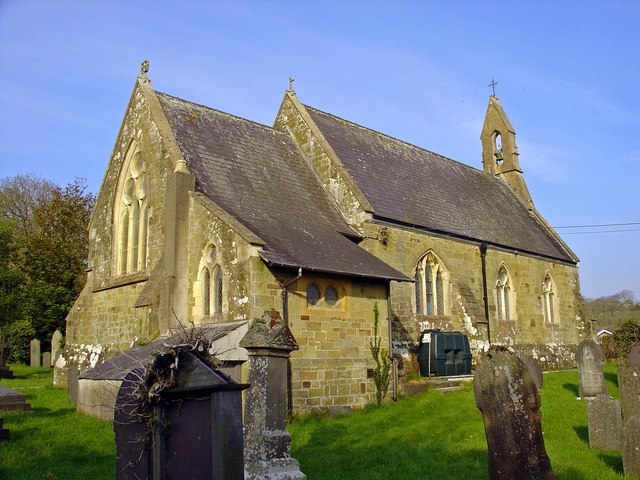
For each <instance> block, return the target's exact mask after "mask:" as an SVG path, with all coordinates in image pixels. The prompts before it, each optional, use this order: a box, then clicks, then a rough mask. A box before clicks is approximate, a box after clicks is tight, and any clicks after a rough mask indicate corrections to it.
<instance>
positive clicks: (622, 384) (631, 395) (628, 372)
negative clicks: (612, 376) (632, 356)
mask: <svg viewBox="0 0 640 480" xmlns="http://www.w3.org/2000/svg"><path fill="white" fill-rule="evenodd" d="M618 387H619V388H620V407H621V408H622V418H631V417H633V416H634V415H640V366H638V365H632V364H631V363H627V364H626V365H623V364H620V365H618Z"/></svg>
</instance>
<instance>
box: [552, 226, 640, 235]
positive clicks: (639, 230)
mask: <svg viewBox="0 0 640 480" xmlns="http://www.w3.org/2000/svg"><path fill="white" fill-rule="evenodd" d="M618 232H640V228H635V229H633V228H632V229H628V230H595V231H592V232H562V235H590V234H592V233H618Z"/></svg>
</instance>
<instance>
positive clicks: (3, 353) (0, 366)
mask: <svg viewBox="0 0 640 480" xmlns="http://www.w3.org/2000/svg"><path fill="white" fill-rule="evenodd" d="M8 361H9V342H8V341H7V338H6V337H4V336H1V335H0V378H13V371H12V370H11V369H10V368H9V367H7V362H8Z"/></svg>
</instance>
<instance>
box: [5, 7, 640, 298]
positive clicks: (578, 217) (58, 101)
mask: <svg viewBox="0 0 640 480" xmlns="http://www.w3.org/2000/svg"><path fill="white" fill-rule="evenodd" d="M638 25H640V2H637V1H635V0H629V1H617V0H610V1H607V2H602V1H589V0H579V1H578V0H575V1H570V0H567V1H562V2H558V1H546V0H538V1H522V0H521V1H506V0H505V1H467V0H458V1H455V2H451V1H444V0H442V1H421V2H417V1H416V2H413V1H402V0H397V1H394V2H391V1H366V2H365V1H355V0H346V1H340V2H337V1H326V2H321V1H319V0H316V1H308V2H307V1H302V0H300V1H295V2H294V1H290V2H285V1H275V0H274V1H266V0H264V1H254V2H248V1H238V0H236V1H210V2H205V1H198V2H195V1H188V0H185V1H181V2H175V1H164V0H153V1H145V0H138V1H135V2H132V1H124V0H122V1H106V0H101V1H99V0H96V1H92V2H87V1H59V0H46V1H44V0H40V1H36V0H0V178H5V177H12V176H15V175H18V174H36V175H38V176H40V177H42V178H44V179H48V180H51V181H53V182H55V183H57V184H59V185H61V186H64V185H66V184H68V183H70V182H72V181H73V180H74V179H75V178H83V179H85V180H86V183H87V187H88V190H89V191H91V192H94V193H97V192H98V190H99V188H100V184H101V182H102V179H103V176H104V172H105V169H106V166H107V163H108V161H109V157H110V155H111V151H112V149H113V146H114V143H115V139H116V136H117V135H118V131H119V128H120V124H121V122H122V118H123V116H124V113H125V110H126V107H127V103H128V101H129V98H130V95H131V92H132V89H133V86H134V83H135V80H136V76H137V75H138V74H139V72H140V63H141V62H142V60H144V59H148V60H149V62H150V70H149V73H148V75H149V78H150V79H151V82H152V85H153V87H154V88H155V89H156V90H158V91H161V92H165V93H169V94H171V95H174V96H177V97H181V98H184V99H187V100H190V101H192V102H196V103H200V104H203V105H207V106H210V107H213V108H217V109H219V110H223V111H225V112H229V113H232V114H234V115H238V116H241V117H244V118H247V119H250V120H254V121H257V122H260V123H263V124H267V125H272V124H273V121H274V119H275V116H276V113H277V111H278V107H279V105H280V102H281V100H282V98H283V95H284V91H285V89H286V88H287V86H288V78H289V77H293V78H294V79H295V81H294V84H293V86H294V89H295V91H296V93H297V96H298V98H299V99H300V100H301V101H302V102H303V103H305V104H307V105H311V106H313V107H315V108H318V109H320V110H323V111H327V112H330V113H332V114H334V115H337V116H339V117H342V118H345V119H348V120H351V121H353V122H355V123H358V124H361V125H364V126H366V127H369V128H372V129H374V130H377V131H380V132H383V133H386V134H388V135H391V136H394V137H396V138H399V139H401V140H404V141H407V142H409V143H412V144H415V145H418V146H420V147H423V148H426V149H427V150H431V151H434V152H437V153H439V154H441V155H444V156H446V157H449V158H453V159H455V160H458V161H460V162H463V163H466V164H468V165H470V166H473V167H475V168H482V148H481V144H480V131H481V129H482V122H483V119H484V115H485V112H486V108H487V104H488V101H489V96H490V94H491V88H489V83H490V82H491V81H492V79H495V81H496V82H497V86H496V91H495V93H496V96H497V97H498V98H499V99H500V102H501V104H502V106H503V108H504V110H505V112H506V114H507V115H508V117H509V119H510V120H511V123H512V125H513V126H514V128H515V130H516V142H517V144H518V148H519V153H520V166H521V168H522V170H523V172H524V177H525V180H526V182H527V185H528V187H529V190H530V193H531V195H532V197H533V201H534V204H535V205H536V208H537V209H538V210H539V211H540V212H541V213H542V215H543V216H544V217H545V218H546V219H547V221H548V222H549V223H550V224H551V225H553V226H554V227H559V228H558V229H557V231H558V232H559V233H560V234H561V235H562V237H563V239H564V240H565V241H566V242H567V243H568V244H569V246H570V247H571V248H572V250H573V251H574V252H575V253H576V254H577V256H578V257H579V258H580V279H581V290H582V293H583V295H584V296H585V297H588V298H596V297H601V296H605V295H611V294H614V293H616V292H619V291H621V290H624V289H626V290H632V291H634V292H635V294H636V299H637V300H640V209H639V207H640V201H639V199H640V194H639V193H638V192H639V191H640V188H639V187H640V185H639V184H640V82H639V79H640V28H638ZM587 225H606V226H598V227H591V228H560V227H567V226H587Z"/></svg>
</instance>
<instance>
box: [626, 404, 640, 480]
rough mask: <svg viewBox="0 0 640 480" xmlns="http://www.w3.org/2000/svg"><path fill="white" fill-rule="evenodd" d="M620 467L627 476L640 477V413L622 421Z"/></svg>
mask: <svg viewBox="0 0 640 480" xmlns="http://www.w3.org/2000/svg"><path fill="white" fill-rule="evenodd" d="M622 467H623V468H624V473H625V475H627V476H628V477H630V478H640V415H634V416H633V417H631V418H628V419H625V421H624V426H623V427H622Z"/></svg>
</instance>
